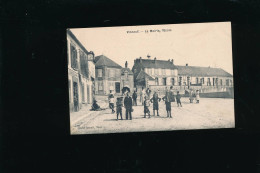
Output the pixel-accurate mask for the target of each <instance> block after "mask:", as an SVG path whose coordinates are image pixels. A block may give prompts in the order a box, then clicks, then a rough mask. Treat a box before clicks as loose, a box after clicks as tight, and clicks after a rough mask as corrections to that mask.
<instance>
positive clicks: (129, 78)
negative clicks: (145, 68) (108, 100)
mask: <svg viewBox="0 0 260 173" xmlns="http://www.w3.org/2000/svg"><path fill="white" fill-rule="evenodd" d="M94 62H95V68H96V78H95V86H96V87H95V94H97V95H107V94H109V93H110V91H111V90H112V91H113V92H114V93H115V94H122V93H123V92H124V91H125V90H128V91H133V88H134V81H133V73H132V71H131V70H130V69H129V68H128V67H127V62H126V64H125V68H122V67H121V66H120V65H119V64H117V63H116V62H114V61H112V60H111V59H109V58H108V57H106V56H104V55H100V56H97V57H95V61H94Z"/></svg>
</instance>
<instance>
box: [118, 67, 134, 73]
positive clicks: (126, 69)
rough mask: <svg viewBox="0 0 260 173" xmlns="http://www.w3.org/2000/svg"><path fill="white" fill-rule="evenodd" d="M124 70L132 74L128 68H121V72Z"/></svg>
mask: <svg viewBox="0 0 260 173" xmlns="http://www.w3.org/2000/svg"><path fill="white" fill-rule="evenodd" d="M125 71H127V72H128V74H134V73H133V72H132V71H131V70H130V69H129V68H122V69H121V73H122V74H123V73H124V72H125Z"/></svg>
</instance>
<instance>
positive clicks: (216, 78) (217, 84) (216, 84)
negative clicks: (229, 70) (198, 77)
mask: <svg viewBox="0 0 260 173" xmlns="http://www.w3.org/2000/svg"><path fill="white" fill-rule="evenodd" d="M216 86H218V78H216Z"/></svg>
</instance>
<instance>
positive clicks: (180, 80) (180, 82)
mask: <svg viewBox="0 0 260 173" xmlns="http://www.w3.org/2000/svg"><path fill="white" fill-rule="evenodd" d="M181 84H182V77H179V85H180V86H181Z"/></svg>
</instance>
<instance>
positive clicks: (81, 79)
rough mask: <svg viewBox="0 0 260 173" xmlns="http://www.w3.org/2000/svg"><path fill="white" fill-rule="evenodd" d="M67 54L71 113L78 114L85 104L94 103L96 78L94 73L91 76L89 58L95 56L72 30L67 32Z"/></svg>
mask: <svg viewBox="0 0 260 173" xmlns="http://www.w3.org/2000/svg"><path fill="white" fill-rule="evenodd" d="M67 53H68V89H69V104H70V111H72V112H76V111H78V110H79V109H81V108H82V106H83V104H87V103H89V104H90V103H91V102H92V97H93V95H92V93H93V92H92V90H93V81H94V78H95V76H93V72H92V73H91V74H90V71H89V64H90V63H91V62H89V61H88V57H91V56H94V54H93V52H88V51H87V50H86V48H85V47H84V46H83V45H82V44H81V43H80V42H79V40H78V39H77V38H76V37H75V35H74V34H73V33H72V32H71V31H70V30H67ZM92 54H93V55H92Z"/></svg>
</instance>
